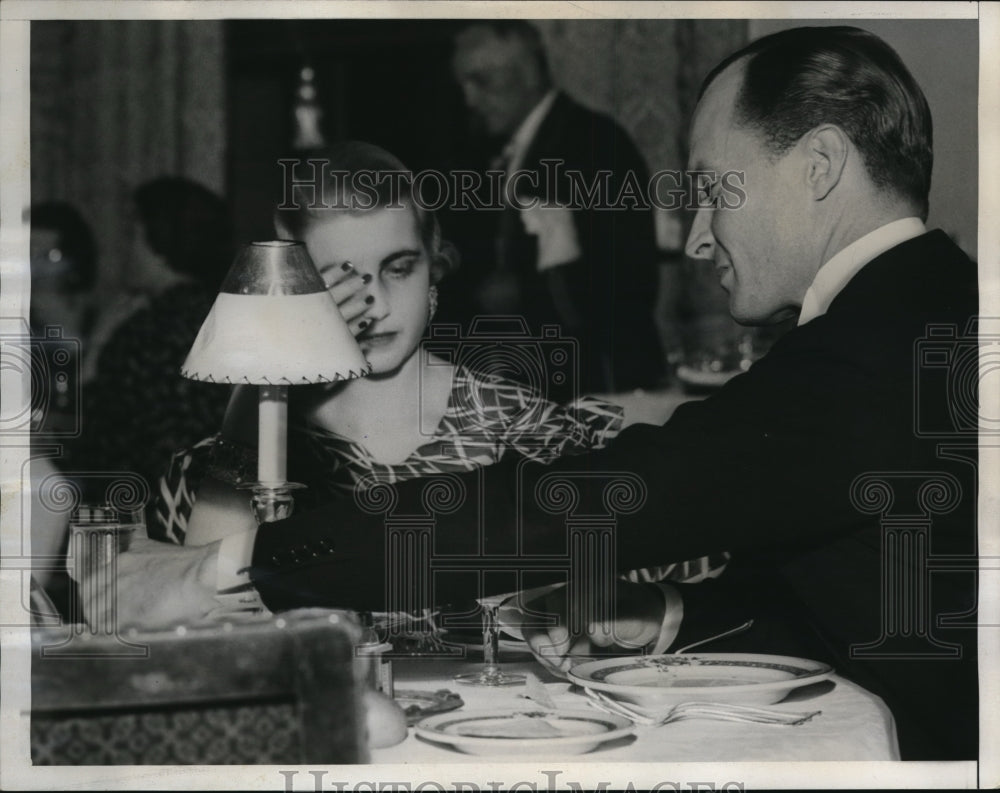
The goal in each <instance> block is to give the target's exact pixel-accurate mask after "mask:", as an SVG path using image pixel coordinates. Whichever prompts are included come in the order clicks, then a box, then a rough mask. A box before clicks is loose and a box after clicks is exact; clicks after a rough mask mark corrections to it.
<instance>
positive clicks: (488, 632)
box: [455, 596, 527, 686]
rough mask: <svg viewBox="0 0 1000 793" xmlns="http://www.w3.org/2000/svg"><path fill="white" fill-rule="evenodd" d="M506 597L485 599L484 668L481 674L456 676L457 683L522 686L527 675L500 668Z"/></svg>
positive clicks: (470, 673)
mask: <svg viewBox="0 0 1000 793" xmlns="http://www.w3.org/2000/svg"><path fill="white" fill-rule="evenodd" d="M503 600H504V596H499V597H493V598H483V599H482V600H480V601H479V603H480V605H481V606H482V609H483V668H482V670H481V671H479V672H468V673H466V674H462V675H455V682H456V683H465V684H466V685H471V686H522V685H524V683H525V681H526V680H527V675H521V674H508V673H507V672H504V671H503V670H502V669H501V668H500V620H499V617H498V613H499V611H500V604H501V603H502V602H503Z"/></svg>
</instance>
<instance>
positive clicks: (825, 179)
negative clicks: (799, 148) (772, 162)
mask: <svg viewBox="0 0 1000 793" xmlns="http://www.w3.org/2000/svg"><path fill="white" fill-rule="evenodd" d="M804 144H805V152H806V157H807V159H808V163H809V171H808V174H807V177H806V178H807V184H808V187H809V190H810V191H811V192H812V196H813V198H814V199H815V200H816V201H822V200H823V199H824V198H826V197H827V196H828V195H829V194H830V191H831V190H833V188H834V187H836V186H837V183H838V182H840V178H841V177H842V176H843V175H844V167H845V166H846V165H847V155H848V152H849V151H850V148H851V146H850V140H849V139H848V137H847V135H845V134H844V131H843V130H842V129H841V128H840V127H838V126H835V125H833V124H824V125H823V126H821V127H816V129H814V130H812V131H811V132H809V133H808V134H807V135H806V139H805V141H804Z"/></svg>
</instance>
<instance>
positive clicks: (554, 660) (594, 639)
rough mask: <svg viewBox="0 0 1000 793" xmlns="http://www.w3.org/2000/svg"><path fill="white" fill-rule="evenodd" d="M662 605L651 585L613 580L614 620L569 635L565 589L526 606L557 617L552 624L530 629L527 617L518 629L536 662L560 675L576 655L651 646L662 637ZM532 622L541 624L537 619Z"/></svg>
mask: <svg viewBox="0 0 1000 793" xmlns="http://www.w3.org/2000/svg"><path fill="white" fill-rule="evenodd" d="M678 600H679V598H678ZM665 602H666V601H665V599H664V594H663V593H662V592H661V591H659V590H658V589H657V588H655V587H653V586H650V585H648V584H633V583H630V582H627V581H617V582H616V583H615V599H614V603H613V604H612V608H611V609H610V613H612V614H613V615H614V620H613V621H612V622H594V621H588V623H587V625H586V630H585V632H583V633H581V634H578V635H572V634H571V632H570V627H569V626H571V624H572V622H573V620H571V619H570V616H571V614H570V610H571V604H569V603H567V591H566V587H559V588H558V589H555V590H553V591H552V592H549V593H547V594H546V595H543V596H542V597H541V598H539V599H538V600H535V601H532V602H530V603H527V604H525V605H526V606H527V608H528V609H530V610H531V611H533V612H535V613H539V614H542V613H544V614H549V615H554V616H555V617H557V619H558V622H557V624H555V625H550V626H546V627H543V626H537V625H536V626H531V625H530V621H531V617H529V616H526V617H525V619H526V622H525V624H523V625H522V626H521V630H522V633H523V634H524V638H525V640H526V641H527V642H528V647H530V648H531V652H532V653H534V654H535V657H536V658H537V659H538V661H539V663H541V664H542V666H544V667H546V668H547V669H549V670H550V671H552V672H554V673H555V674H557V675H559V676H561V677H565V674H566V672H567V671H568V670H569V669H570V667H572V666H573V665H574V664H576V663H578V662H579V661H580V660H581V657H582V658H584V659H585V658H586V657H587V656H592V655H603V654H607V655H618V654H628V653H635V652H638V651H639V650H641V649H642V648H643V647H645V646H647V645H649V644H651V643H652V642H656V641H657V640H658V639H660V638H661V627H662V625H663V623H664V609H665ZM581 607H582V604H577V605H576V608H577V609H581ZM535 621H536V622H541V619H536V620H535ZM658 643H659V642H658Z"/></svg>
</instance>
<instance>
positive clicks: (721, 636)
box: [671, 620, 753, 655]
mask: <svg viewBox="0 0 1000 793" xmlns="http://www.w3.org/2000/svg"><path fill="white" fill-rule="evenodd" d="M752 627H753V620H747V621H746V622H744V623H743V624H742V625H737V626H736V627H735V628H730V629H729V630H728V631H723V632H722V633H717V634H716V635H715V636H709V637H708V638H707V639H699V640H698V641H696V642H692V643H691V644H686V645H684V646H683V647H681V648H680V649H679V650H674V652H673V653H671V655H680V654H681V653H684V652H687V651H688V650H693V649H694V648H695V647H701V646H702V645H703V644H708V643H709V642H714V641H715V640H716V639H725V638H726V637H727V636H735V635H736V634H738V633H743V632H744V631H748V630H750V628H752Z"/></svg>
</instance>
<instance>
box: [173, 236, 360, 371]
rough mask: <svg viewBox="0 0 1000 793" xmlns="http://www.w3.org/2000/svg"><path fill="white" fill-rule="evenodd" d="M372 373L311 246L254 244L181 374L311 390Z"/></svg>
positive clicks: (233, 270) (277, 242) (227, 282)
mask: <svg viewBox="0 0 1000 793" xmlns="http://www.w3.org/2000/svg"><path fill="white" fill-rule="evenodd" d="M370 371H371V365H370V364H369V363H368V362H367V361H366V360H365V358H364V355H362V353H361V349H360V348H359V347H358V344H357V342H356V341H355V340H354V336H353V335H352V334H351V331H350V330H349V329H348V327H347V324H346V323H345V322H344V319H343V317H341V315H340V311H339V310H338V309H337V304H336V303H335V302H334V300H333V297H332V296H331V295H330V293H329V292H328V291H327V289H326V286H325V285H324V283H323V279H322V278H321V277H320V274H319V272H318V271H317V270H316V267H315V266H314V265H313V263H312V260H311V259H310V258H309V254H308V253H307V252H306V248H305V245H303V244H302V243H301V242H295V241H291V240H272V241H269V242H253V243H251V244H250V245H248V246H247V247H246V248H244V249H243V251H242V252H241V253H240V254H239V255H238V256H237V257H236V261H234V262H233V266H232V267H231V268H230V270H229V273H228V274H227V275H226V279H225V281H224V282H223V284H222V287H221V289H220V290H219V295H218V297H217V298H216V300H215V304H214V305H213V306H212V310H211V311H210V312H209V314H208V317H206V319H205V321H204V323H202V326H201V330H200V331H199V332H198V337H197V338H196V339H195V341H194V344H193V345H192V347H191V351H190V352H189V353H188V356H187V359H186V360H185V361H184V365H183V366H182V367H181V374H182V375H183V376H184V377H188V378H190V379H192V380H203V381H206V382H210V383H232V384H236V383H245V384H249V385H304V384H308V383H330V382H334V381H337V380H347V379H350V378H354V377H363V376H364V375H366V374H368V373H369V372H370Z"/></svg>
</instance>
